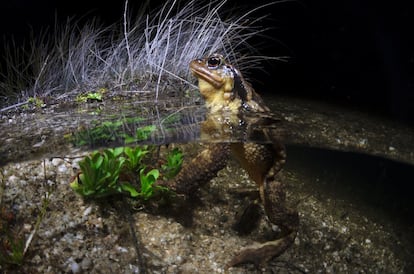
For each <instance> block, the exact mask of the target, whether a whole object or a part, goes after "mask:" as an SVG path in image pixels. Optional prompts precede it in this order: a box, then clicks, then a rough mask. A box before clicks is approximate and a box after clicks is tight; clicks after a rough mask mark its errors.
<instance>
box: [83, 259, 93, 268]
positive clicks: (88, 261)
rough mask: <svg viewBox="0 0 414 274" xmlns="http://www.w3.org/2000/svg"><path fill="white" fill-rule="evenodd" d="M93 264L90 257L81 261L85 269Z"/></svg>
mask: <svg viewBox="0 0 414 274" xmlns="http://www.w3.org/2000/svg"><path fill="white" fill-rule="evenodd" d="M91 266H92V261H91V259H89V258H88V257H85V258H83V260H82V262H81V267H82V269H83V270H88V269H89V268H91Z"/></svg>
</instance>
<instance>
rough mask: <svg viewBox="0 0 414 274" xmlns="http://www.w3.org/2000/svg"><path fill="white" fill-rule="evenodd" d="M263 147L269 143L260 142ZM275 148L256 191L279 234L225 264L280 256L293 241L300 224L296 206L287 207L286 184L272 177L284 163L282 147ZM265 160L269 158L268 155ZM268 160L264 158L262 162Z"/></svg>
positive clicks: (267, 147) (258, 261)
mask: <svg viewBox="0 0 414 274" xmlns="http://www.w3.org/2000/svg"><path fill="white" fill-rule="evenodd" d="M266 149H269V150H270V145H262V147H261V148H260V150H261V151H262V152H265V151H266ZM273 149H274V148H273ZM276 151H277V153H278V154H276V155H275V154H272V156H273V158H272V161H273V165H272V166H271V167H270V168H269V169H268V171H267V173H266V174H265V175H264V176H263V177H264V178H263V181H262V183H261V184H260V183H259V191H260V196H261V199H262V203H263V206H264V209H265V212H266V215H267V216H268V218H269V220H270V222H272V223H273V224H275V225H277V226H278V227H279V228H280V229H281V231H282V233H281V237H280V238H278V239H276V240H273V241H268V242H265V243H262V244H256V245H253V246H251V247H248V248H246V249H244V250H242V251H241V252H240V253H239V254H238V255H236V256H235V257H234V258H233V259H232V260H231V261H230V262H229V263H228V264H227V267H231V266H236V265H239V264H242V263H247V262H251V263H254V264H255V265H256V266H259V265H260V264H263V263H265V262H267V261H268V260H270V259H272V258H274V257H277V256H280V255H281V254H282V253H283V252H284V251H285V250H286V249H287V248H289V246H291V245H292V243H293V242H294V240H295V238H296V234H297V231H298V227H299V215H298V213H297V211H296V210H293V209H290V208H289V207H287V205H286V191H285V187H284V185H283V184H282V183H281V182H278V181H277V180H276V178H275V176H276V174H277V172H278V171H279V170H280V168H281V166H282V165H283V163H284V157H285V155H284V151H281V150H280V149H277V150H276ZM267 160H268V161H269V160H270V158H268V159H267ZM268 161H265V163H266V162H268ZM249 174H250V172H249Z"/></svg>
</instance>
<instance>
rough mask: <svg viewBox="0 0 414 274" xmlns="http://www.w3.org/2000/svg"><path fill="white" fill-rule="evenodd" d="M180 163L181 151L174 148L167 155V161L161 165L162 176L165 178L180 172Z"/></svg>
mask: <svg viewBox="0 0 414 274" xmlns="http://www.w3.org/2000/svg"><path fill="white" fill-rule="evenodd" d="M182 164H183V153H182V152H181V150H179V149H178V148H174V149H173V150H171V151H170V153H168V155H167V163H166V164H164V165H162V166H161V168H162V170H163V173H164V177H165V178H166V179H167V180H168V179H171V178H174V177H175V176H176V175H177V174H178V172H180V170H181V165H182Z"/></svg>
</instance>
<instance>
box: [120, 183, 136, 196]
mask: <svg viewBox="0 0 414 274" xmlns="http://www.w3.org/2000/svg"><path fill="white" fill-rule="evenodd" d="M121 189H122V190H123V191H125V192H128V193H129V195H130V196H131V197H138V196H139V194H140V193H139V192H138V191H137V190H136V189H135V187H134V186H133V185H131V184H130V183H123V184H122V185H121Z"/></svg>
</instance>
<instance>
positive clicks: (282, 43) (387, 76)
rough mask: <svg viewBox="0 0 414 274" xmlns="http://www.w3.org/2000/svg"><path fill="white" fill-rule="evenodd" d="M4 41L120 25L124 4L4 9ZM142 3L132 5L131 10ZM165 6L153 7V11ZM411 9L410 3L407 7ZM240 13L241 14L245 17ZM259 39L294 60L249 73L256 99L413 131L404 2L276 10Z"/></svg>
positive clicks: (46, 3)
mask: <svg viewBox="0 0 414 274" xmlns="http://www.w3.org/2000/svg"><path fill="white" fill-rule="evenodd" d="M2 2H3V3H2V4H0V6H1V14H0V25H1V29H0V32H1V39H0V42H1V43H3V42H4V40H10V38H11V37H12V36H13V37H14V39H15V40H16V41H17V42H18V43H21V42H22V41H23V40H24V39H26V40H27V38H28V37H29V33H30V31H31V29H33V31H34V33H38V32H39V30H40V29H42V28H43V29H45V28H47V27H51V29H52V27H53V25H54V23H55V21H56V19H55V18H58V21H61V22H64V21H65V18H66V17H68V16H75V17H77V18H84V19H88V18H91V17H94V16H96V17H99V18H101V19H102V21H104V22H105V23H108V24H109V23H113V22H115V21H117V20H119V19H121V17H122V14H123V4H124V3H123V2H124V1H123V0H118V1H107V2H106V1H95V0H91V1H88V0H84V1H79V0H72V1H63V0H62V1H52V0H32V1H29V0H10V1H2ZM142 2H143V1H131V0H130V5H131V6H132V9H133V10H137V8H138V7H139V6H140V5H141V3H142ZM160 2H162V1H150V6H151V8H156V7H157V6H158V5H159V3H160ZM228 2H229V3H228V4H227V6H226V8H232V7H238V6H240V7H242V8H247V9H249V8H253V7H256V6H258V5H260V4H262V3H268V2H270V1H235V0H234V1H232V0H229V1H228ZM405 2H409V1H405ZM241 10H243V9H241ZM263 14H268V15H269V16H268V19H266V20H264V21H262V22H261V23H260V24H262V25H263V26H264V27H266V26H272V27H274V28H273V30H271V31H269V32H267V33H266V34H267V35H269V36H270V37H272V38H273V40H267V39H264V38H260V37H258V38H257V39H256V41H253V42H257V43H259V44H260V47H261V48H262V50H261V51H262V53H263V54H267V55H271V56H286V55H289V56H291V57H292V58H291V59H290V61H289V62H288V63H282V62H275V61H272V62H266V63H263V66H264V71H260V70H257V71H252V72H250V73H251V75H249V76H250V78H251V79H252V80H253V85H254V86H255V87H256V90H258V91H259V93H275V94H282V95H288V96H295V97H305V98H311V99H316V100H323V101H328V102H331V103H335V104H341V105H346V106H349V107H352V108H357V109H359V110H362V111H366V112H372V113H375V114H379V115H383V116H385V117H387V118H392V119H395V120H398V121H404V122H408V123H411V124H414V83H413V75H414V74H413V73H414V31H413V30H414V27H413V26H414V9H412V8H411V7H410V5H409V4H404V3H403V1H401V3H399V2H398V1H393V2H389V1H388V2H384V3H383V2H381V1H363V0H347V1H346V0H339V1H329V0H314V1H311V0H302V1H290V2H285V3H278V4H275V5H273V6H272V7H271V8H266V9H264V10H262V11H260V12H258V15H263Z"/></svg>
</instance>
